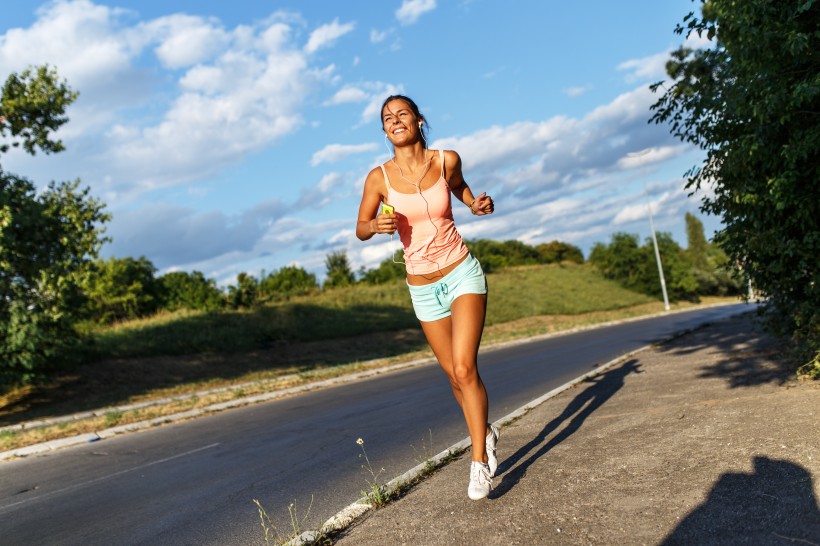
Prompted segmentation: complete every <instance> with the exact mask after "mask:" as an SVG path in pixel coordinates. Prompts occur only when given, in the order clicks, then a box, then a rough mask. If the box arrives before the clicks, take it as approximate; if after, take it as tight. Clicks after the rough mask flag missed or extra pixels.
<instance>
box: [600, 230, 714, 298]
mask: <svg viewBox="0 0 820 546" xmlns="http://www.w3.org/2000/svg"><path fill="white" fill-rule="evenodd" d="M656 238H657V240H658V252H659V253H660V255H661V264H662V266H663V274H664V278H665V280H666V287H667V289H668V293H669V298H670V299H672V300H680V299H686V300H695V299H697V295H698V293H697V288H698V284H697V281H696V279H695V276H694V273H693V271H692V267H691V265H690V263H689V260H688V259H687V258H686V256H685V253H684V251H683V249H682V248H681V247H680V246H679V245H678V243H676V242H675V241H674V239H672V236H671V235H670V234H669V233H664V232H659V233H657V234H656ZM638 241H639V238H638V235H633V234H630V233H614V234H613V235H612V242H611V243H610V244H609V245H605V244H603V243H597V244H595V245H594V246H593V248H592V252H590V255H589V261H590V263H591V264H592V265H594V266H595V267H596V268H598V270H599V271H600V272H601V274H602V275H603V276H604V277H606V278H607V279H612V280H615V281H617V282H618V283H619V284H621V285H622V286H623V287H624V288H628V289H630V290H635V291H636V292H641V293H643V294H647V295H649V296H654V297H657V298H660V297H661V295H662V294H661V285H660V279H659V278H658V266H657V262H656V260H655V249H654V245H653V243H652V238H651V237H647V238H646V240H645V241H644V244H643V246H639V245H638Z"/></svg>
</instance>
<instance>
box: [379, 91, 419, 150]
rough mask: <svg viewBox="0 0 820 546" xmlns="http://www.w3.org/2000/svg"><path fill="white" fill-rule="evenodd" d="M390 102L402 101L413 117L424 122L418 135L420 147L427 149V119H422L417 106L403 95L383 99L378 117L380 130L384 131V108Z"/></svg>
mask: <svg viewBox="0 0 820 546" xmlns="http://www.w3.org/2000/svg"><path fill="white" fill-rule="evenodd" d="M391 100H403V101H404V102H406V103H407V106H409V107H410V110H412V111H413V115H415V116H416V117H417V118H419V119H420V120H422V121H423V122H424V123H423V125H422V126H421V129H420V131H419V133H420V135H421V145H422V146H424V147H425V148H427V129H429V128H430V125H429V124H428V123H427V118H426V117H424V114H422V113H421V112H420V111H419V106H418V105H417V104H416V103H415V102H414V101H413V99H411V98H410V97H407V96H405V95H390V96H389V97H387V98H386V99H384V102H383V103H382V109H381V110H380V111H379V117H380V118H381V124H382V130H384V107H385V106H387V103H388V102H390V101H391Z"/></svg>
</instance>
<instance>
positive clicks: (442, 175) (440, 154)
mask: <svg viewBox="0 0 820 546" xmlns="http://www.w3.org/2000/svg"><path fill="white" fill-rule="evenodd" d="M438 158H439V161H441V177H442V178H444V150H439V151H438Z"/></svg>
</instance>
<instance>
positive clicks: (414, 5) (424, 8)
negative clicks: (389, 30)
mask: <svg viewBox="0 0 820 546" xmlns="http://www.w3.org/2000/svg"><path fill="white" fill-rule="evenodd" d="M434 9H436V0H402V3H401V7H399V9H398V10H396V19H398V21H399V23H400V24H402V25H412V24H413V23H415V22H416V21H418V19H419V17H421V16H422V15H424V14H425V13H427V12H428V11H432V10H434Z"/></svg>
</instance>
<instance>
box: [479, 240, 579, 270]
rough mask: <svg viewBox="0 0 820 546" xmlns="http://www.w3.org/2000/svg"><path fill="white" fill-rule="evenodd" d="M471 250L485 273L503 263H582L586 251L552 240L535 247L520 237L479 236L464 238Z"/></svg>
mask: <svg viewBox="0 0 820 546" xmlns="http://www.w3.org/2000/svg"><path fill="white" fill-rule="evenodd" d="M465 243H466V245H467V247H468V248H469V249H470V252H471V253H472V254H473V256H475V257H476V258H477V259H478V261H479V262H481V267H482V268H483V269H484V272H485V273H492V272H493V271H498V270H499V269H501V268H504V267H511V266H517V265H536V264H550V263H560V262H563V261H570V262H574V263H583V261H584V255H583V253H582V252H581V249H579V248H578V247H575V246H572V245H569V244H566V243H561V242H559V241H552V242H550V243H542V244H540V245H538V246H536V247H533V246H530V245H527V244H526V243H522V242H521V241H515V240H511V241H504V242H499V241H493V240H489V239H477V240H475V241H465Z"/></svg>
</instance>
